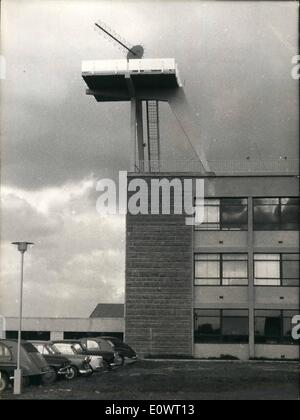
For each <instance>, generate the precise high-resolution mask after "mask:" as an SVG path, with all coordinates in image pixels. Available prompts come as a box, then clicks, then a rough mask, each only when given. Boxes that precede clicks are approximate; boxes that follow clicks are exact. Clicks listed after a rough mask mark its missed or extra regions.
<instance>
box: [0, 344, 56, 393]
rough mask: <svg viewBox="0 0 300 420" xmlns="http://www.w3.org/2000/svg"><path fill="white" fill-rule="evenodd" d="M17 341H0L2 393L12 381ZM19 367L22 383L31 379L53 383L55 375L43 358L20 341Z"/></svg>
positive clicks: (0, 384)
mask: <svg viewBox="0 0 300 420" xmlns="http://www.w3.org/2000/svg"><path fill="white" fill-rule="evenodd" d="M17 352H18V342H17V340H6V339H0V391H4V390H5V389H6V388H7V387H8V385H9V383H11V382H12V381H13V377H14V370H15V369H16V367H17ZM20 365H21V369H22V374H23V379H24V382H25V383H27V382H28V381H29V379H31V378H33V377H38V378H40V380H41V382H42V383H43V384H51V383H53V382H54V381H55V377H56V374H55V372H54V370H53V368H51V367H50V366H49V365H48V363H47V362H46V360H45V358H44V357H43V356H42V355H41V354H40V353H39V352H38V351H37V350H36V348H35V347H34V346H33V345H32V344H31V343H29V342H27V341H25V340H22V341H21V352H20Z"/></svg>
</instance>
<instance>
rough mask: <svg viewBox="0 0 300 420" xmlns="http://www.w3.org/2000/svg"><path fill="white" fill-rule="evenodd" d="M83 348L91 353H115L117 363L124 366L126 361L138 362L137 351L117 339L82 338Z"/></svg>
mask: <svg viewBox="0 0 300 420" xmlns="http://www.w3.org/2000/svg"><path fill="white" fill-rule="evenodd" d="M81 342H82V344H83V346H84V347H85V348H86V349H87V350H88V351H89V352H91V353H92V352H93V351H99V350H101V351H109V350H110V351H113V352H114V353H115V363H116V364H117V365H124V363H125V360H130V361H136V360H137V355H136V353H135V351H134V350H133V349H132V348H131V347H129V346H128V344H126V343H124V342H123V341H122V340H120V339H119V338H117V337H110V336H101V337H87V338H82V339H81Z"/></svg>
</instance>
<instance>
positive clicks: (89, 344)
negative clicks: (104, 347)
mask: <svg viewBox="0 0 300 420" xmlns="http://www.w3.org/2000/svg"><path fill="white" fill-rule="evenodd" d="M87 348H88V349H89V350H99V346H98V343H97V342H96V341H94V340H87Z"/></svg>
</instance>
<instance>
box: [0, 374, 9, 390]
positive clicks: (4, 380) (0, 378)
mask: <svg viewBox="0 0 300 420" xmlns="http://www.w3.org/2000/svg"><path fill="white" fill-rule="evenodd" d="M8 384H9V379H8V376H7V374H6V373H5V372H0V392H2V391H5V390H6V388H7V387H8Z"/></svg>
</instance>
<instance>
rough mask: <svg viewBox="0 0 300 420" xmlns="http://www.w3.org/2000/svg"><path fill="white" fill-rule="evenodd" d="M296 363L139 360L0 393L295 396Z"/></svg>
mask: <svg viewBox="0 0 300 420" xmlns="http://www.w3.org/2000/svg"><path fill="white" fill-rule="evenodd" d="M299 372H300V371H299V364H298V363H288V362H284V363H278V362H277V363H276V362H259V363H253V362H248V363H246V362H219V361H195V360H191V361H138V362H137V363H135V364H130V365H126V366H123V367H119V368H116V369H114V370H113V371H111V372H100V373H97V374H94V375H92V376H90V377H88V378H83V377H81V378H77V379H75V380H73V381H71V382H67V381H65V380H59V381H58V382H56V383H55V384H54V385H51V386H29V387H27V388H26V389H25V390H24V393H23V395H22V396H19V397H16V396H14V395H12V391H11V390H8V391H6V392H5V393H4V394H2V395H1V397H0V399H12V398H22V399H100V400H142V399H145V400H155V399H157V400H189V399H190V400H192V399H194V400H203V399H210V400H222V399H229V400H238V399H242V400H243V399H251V400H259V399H263V400H265V399H274V400H278V399H280V400H297V399H299Z"/></svg>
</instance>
